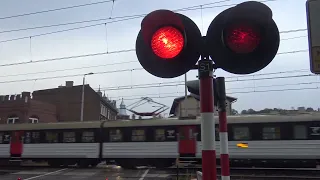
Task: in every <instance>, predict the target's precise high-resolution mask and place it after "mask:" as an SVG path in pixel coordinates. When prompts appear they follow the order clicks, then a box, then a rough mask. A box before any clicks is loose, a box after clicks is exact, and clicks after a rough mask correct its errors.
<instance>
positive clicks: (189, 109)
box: [175, 97, 232, 117]
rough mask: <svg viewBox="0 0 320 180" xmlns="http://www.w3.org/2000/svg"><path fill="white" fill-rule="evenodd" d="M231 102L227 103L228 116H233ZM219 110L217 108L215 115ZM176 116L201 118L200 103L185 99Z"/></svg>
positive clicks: (191, 98)
mask: <svg viewBox="0 0 320 180" xmlns="http://www.w3.org/2000/svg"><path fill="white" fill-rule="evenodd" d="M231 104H232V103H230V101H229V100H227V101H226V106H227V107H226V111H227V115H230V114H231V108H232V106H231ZM180 112H181V113H180ZM218 113H219V111H218V108H217V107H215V112H214V114H215V115H218ZM175 114H176V115H177V116H179V117H187V116H200V101H198V100H196V99H195V98H193V97H188V98H187V100H185V99H183V100H181V101H180V103H179V105H178V107H177V108H176V112H175Z"/></svg>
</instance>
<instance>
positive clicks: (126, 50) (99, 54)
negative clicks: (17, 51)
mask: <svg viewBox="0 0 320 180" xmlns="http://www.w3.org/2000/svg"><path fill="white" fill-rule="evenodd" d="M134 51H135V49H123V50H115V51H108V52H99V53H91V54H82V55H74V56H65V57H57V58H49V59H41V60H36V61H34V60H33V61H24V62H17V63H8V64H0V67H5V66H15V65H23V64H32V63H41V62H50V61H61V60H66V59H76V58H84V57H92V56H101V55H108V54H118V53H127V52H134ZM307 51H308V49H302V50H295V51H286V52H279V53H278V55H282V54H292V53H299V52H307Z"/></svg>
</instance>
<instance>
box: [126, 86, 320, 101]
mask: <svg viewBox="0 0 320 180" xmlns="http://www.w3.org/2000/svg"><path fill="white" fill-rule="evenodd" d="M316 89H319V88H318V87H310V88H290V89H269V90H263V91H241V92H230V93H227V95H228V94H248V93H264V92H284V91H301V90H316ZM178 96H184V93H182V94H180V95H178ZM149 98H153V99H163V98H177V96H153V97H149ZM137 99H141V97H140V98H123V100H126V101H130V100H137Z"/></svg>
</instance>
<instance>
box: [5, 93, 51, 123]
mask: <svg viewBox="0 0 320 180" xmlns="http://www.w3.org/2000/svg"><path fill="white" fill-rule="evenodd" d="M12 115H15V116H17V117H19V121H18V123H28V119H29V117H31V116H36V117H38V118H39V123H45V122H56V121H57V118H56V109H55V106H54V105H52V104H48V103H44V102H38V101H35V100H33V99H30V97H28V100H27V101H25V99H17V100H15V99H14V100H6V101H0V118H1V120H0V124H6V123H7V119H8V118H9V117H10V116H12Z"/></svg>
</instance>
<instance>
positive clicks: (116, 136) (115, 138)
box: [109, 129, 123, 142]
mask: <svg viewBox="0 0 320 180" xmlns="http://www.w3.org/2000/svg"><path fill="white" fill-rule="evenodd" d="M109 137H110V142H119V141H122V139H123V135H122V132H121V130H120V129H112V130H110V131H109Z"/></svg>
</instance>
